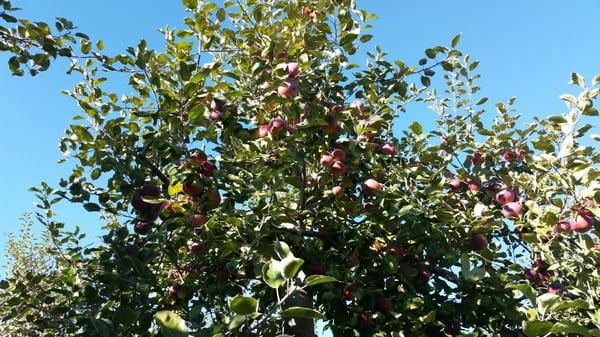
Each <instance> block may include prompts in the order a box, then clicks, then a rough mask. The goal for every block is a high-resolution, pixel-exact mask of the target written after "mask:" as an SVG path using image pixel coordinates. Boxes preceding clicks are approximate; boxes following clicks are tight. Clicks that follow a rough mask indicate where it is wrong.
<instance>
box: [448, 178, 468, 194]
mask: <svg viewBox="0 0 600 337" xmlns="http://www.w3.org/2000/svg"><path fill="white" fill-rule="evenodd" d="M463 186H464V182H463V181H461V180H458V179H452V180H450V182H449V183H448V187H450V189H451V190H453V191H457V190H459V189H460V188H461V187H463Z"/></svg>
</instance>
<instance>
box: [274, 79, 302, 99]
mask: <svg viewBox="0 0 600 337" xmlns="http://www.w3.org/2000/svg"><path fill="white" fill-rule="evenodd" d="M277 93H278V94H279V95H280V96H282V97H287V98H293V97H296V96H298V81H296V80H295V79H293V78H288V79H286V80H285V83H284V84H283V85H282V86H280V87H279V88H277Z"/></svg>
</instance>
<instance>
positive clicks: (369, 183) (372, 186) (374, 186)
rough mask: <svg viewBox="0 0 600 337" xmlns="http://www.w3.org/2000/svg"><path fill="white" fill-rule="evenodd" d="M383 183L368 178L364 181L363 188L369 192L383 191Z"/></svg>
mask: <svg viewBox="0 0 600 337" xmlns="http://www.w3.org/2000/svg"><path fill="white" fill-rule="evenodd" d="M382 188H383V185H381V183H380V182H378V181H377V180H375V179H367V180H365V182H364V183H363V189H364V190H365V191H366V192H369V193H375V192H379V191H381V189H382Z"/></svg>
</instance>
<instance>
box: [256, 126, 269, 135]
mask: <svg viewBox="0 0 600 337" xmlns="http://www.w3.org/2000/svg"><path fill="white" fill-rule="evenodd" d="M268 135H269V124H262V125H261V126H259V127H258V138H265V137H266V136H268Z"/></svg>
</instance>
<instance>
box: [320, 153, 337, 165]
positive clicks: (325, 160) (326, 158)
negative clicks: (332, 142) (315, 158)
mask: <svg viewBox="0 0 600 337" xmlns="http://www.w3.org/2000/svg"><path fill="white" fill-rule="evenodd" d="M333 162H334V159H333V156H332V155H331V154H330V153H329V152H327V153H324V154H323V155H322V156H321V160H320V163H321V165H323V166H325V167H331V166H332V165H333Z"/></svg>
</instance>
